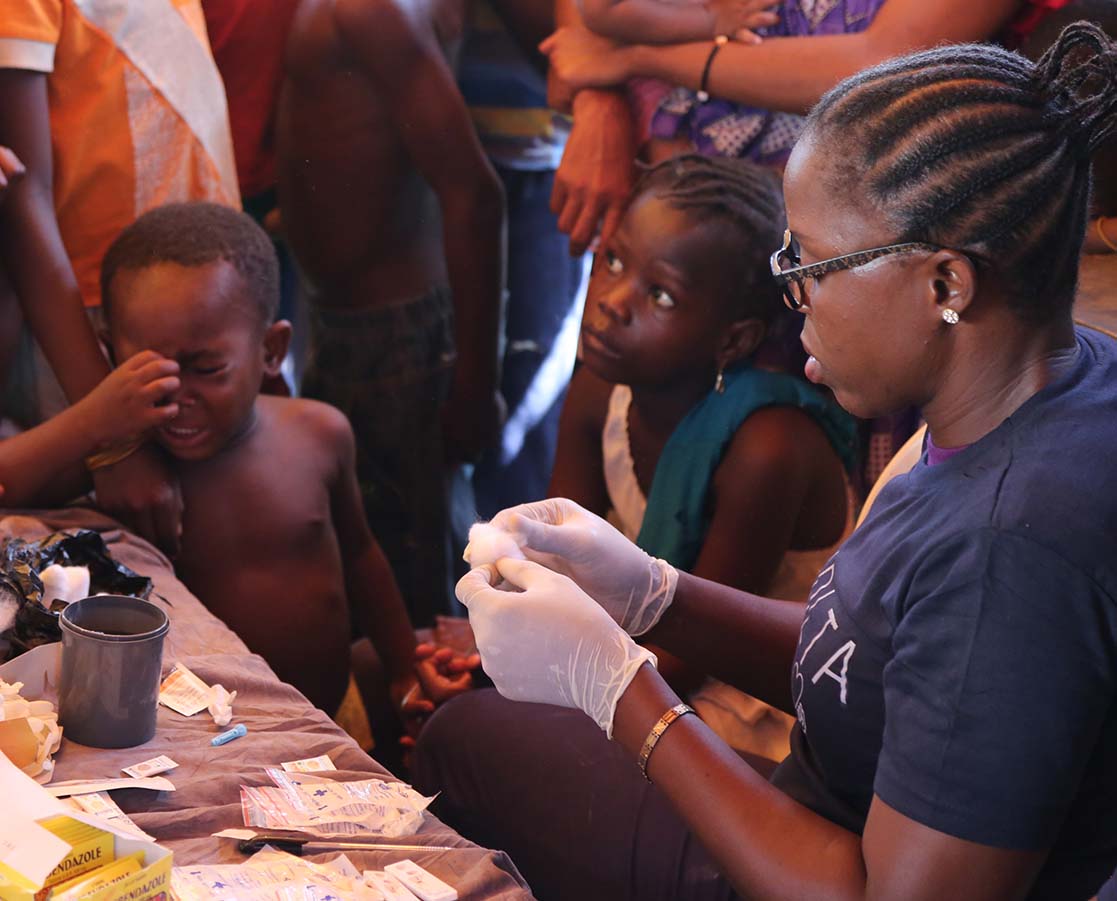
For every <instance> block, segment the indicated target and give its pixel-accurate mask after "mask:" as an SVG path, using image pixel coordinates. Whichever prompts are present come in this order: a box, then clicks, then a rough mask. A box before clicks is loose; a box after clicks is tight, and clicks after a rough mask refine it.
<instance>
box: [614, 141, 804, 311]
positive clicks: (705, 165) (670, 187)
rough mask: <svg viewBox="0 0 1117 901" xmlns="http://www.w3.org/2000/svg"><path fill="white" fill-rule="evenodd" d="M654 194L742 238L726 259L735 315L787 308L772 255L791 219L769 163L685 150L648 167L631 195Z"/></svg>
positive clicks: (699, 218) (685, 211)
mask: <svg viewBox="0 0 1117 901" xmlns="http://www.w3.org/2000/svg"><path fill="white" fill-rule="evenodd" d="M644 194H654V195H655V196H656V197H658V198H659V199H661V200H664V201H665V202H667V203H668V204H670V205H671V206H672V207H674V208H675V209H677V210H679V211H681V212H684V213H687V214H688V215H690V216H692V217H693V218H694V220H695V221H696V222H709V221H711V220H717V221H718V222H720V223H724V224H725V225H727V226H729V227H730V228H731V229H733V230H734V231H735V232H736V237H737V238H739V241H737V242H735V243H736V245H737V248H739V250H738V249H737V248H735V252H734V254H733V256H732V257H731V258H729V259H726V260H725V266H726V268H727V269H730V270H732V271H731V273H730V274H731V276H732V282H731V283H732V284H733V285H734V286H736V288H737V290H735V291H734V293H733V294H732V295H731V296H729V297H727V300H728V301H730V302H732V303H734V304H735V306H734V310H733V312H734V314H735V316H736V317H739V318H742V319H746V318H757V319H761V320H763V321H764V322H766V323H769V324H770V323H771V322H772V320H773V318H774V317H775V316H776V314H777V313H778V311H779V310H781V309H782V308H783V305H782V302H781V300H780V292H779V289H778V288H777V286H776V285H775V283H774V282H773V281H772V276H771V272H770V270H769V268H768V257H769V255H770V254H771V252H772V251H773V250H775V249H776V248H777V247H779V246H780V241H781V240H782V238H783V227H784V222H785V220H786V216H785V214H784V208H783V194H782V192H781V191H780V185H779V182H778V181H777V179H776V177H775V176H774V175H773V174H772V173H771V172H770V171H769V170H767V169H763V168H761V167H760V166H757V165H756V164H755V163H750V162H748V161H746V160H741V159H725V158H720V157H704V156H699V155H698V154H684V155H682V156H677V157H674V158H673V159H669V160H666V161H665V162H662V163H660V164H659V165H657V166H653V167H652V168H650V169H648V170H646V171H645V172H644V173H643V175H642V176H641V177H640V180H639V181H638V182H637V183H636V187H635V189H634V190H633V192H632V199H635V198H637V197H639V196H641V195H644Z"/></svg>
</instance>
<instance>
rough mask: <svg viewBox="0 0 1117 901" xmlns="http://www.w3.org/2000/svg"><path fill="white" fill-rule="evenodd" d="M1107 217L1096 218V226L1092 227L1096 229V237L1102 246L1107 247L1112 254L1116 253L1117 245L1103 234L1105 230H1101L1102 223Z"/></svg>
mask: <svg viewBox="0 0 1117 901" xmlns="http://www.w3.org/2000/svg"><path fill="white" fill-rule="evenodd" d="M1107 218H1108V217H1107V216H1098V221H1097V224H1096V225H1095V226H1094V227H1095V229H1097V232H1098V237H1099V238H1101V242H1102V244H1104V245H1105V246H1106V247H1108V248H1109V249H1110V250H1111V251H1113V252H1114V253H1117V244H1114V243H1113V242H1112V241H1110V240H1109V238H1108V237H1107V236H1106V234H1105V229H1103V228H1102V223H1103V222H1105V220H1106V219H1107Z"/></svg>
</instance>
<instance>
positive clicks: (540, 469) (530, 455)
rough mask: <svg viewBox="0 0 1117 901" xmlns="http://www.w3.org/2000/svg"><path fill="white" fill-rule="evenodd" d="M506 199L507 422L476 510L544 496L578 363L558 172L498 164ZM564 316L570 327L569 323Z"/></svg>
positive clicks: (477, 481)
mask: <svg viewBox="0 0 1117 901" xmlns="http://www.w3.org/2000/svg"><path fill="white" fill-rule="evenodd" d="M497 172H498V173H499V175H500V177H501V180H502V181H503V182H504V192H505V196H506V198H507V205H508V301H507V306H506V309H505V336H506V345H505V353H504V373H503V376H502V379H501V391H502V393H503V394H504V399H505V400H506V401H507V403H508V424H507V426H506V427H505V430H504V435H503V436H502V442H501V446H500V447H499V448H496V449H494V450H492V451H490V452H489V453H488V454H486V456H485V457H484V458H482V459H481V460H480V461H479V462H478V464H477V466H476V468H475V469H474V473H473V489H474V494H475V496H476V503H477V512H478V513H479V514H480V515H481V516H482V517H483V518H486V519H488V518H491V517H492V516H493V515H494V514H495V513H497V512H498V511H499V510H502V509H503V508H504V507H509V506H512V505H513V504H519V503H522V502H524V501H531V500H538V499H539V498H542V497H545V496H546V493H547V485H548V484H549V482H550V480H551V467H552V466H553V465H554V459H555V443H556V442H557V440H558V420H559V413H560V412H561V410H562V401H563V398H564V397H565V395H566V386H567V384H568V383H569V381H570V374H571V372H572V370H573V363H574V355H573V351H574V347H575V346H576V344H577V334H578V332H577V328H578V324H579V322H578V320H580V312H579V309H578V307H577V300H578V297H579V289H580V288H581V285H582V274H583V261H582V258H572V257H571V256H570V251H569V242H568V241H567V238H566V235H564V234H563V233H562V232H560V231H559V230H558V221H557V220H556V218H555V216H554V214H553V213H552V212H551V209H550V202H551V188H552V186H553V184H554V179H555V173H554V172H552V171H544V172H521V171H517V170H513V169H505V168H502V167H499V166H498V167H497ZM564 324H565V326H566V327H565V328H564Z"/></svg>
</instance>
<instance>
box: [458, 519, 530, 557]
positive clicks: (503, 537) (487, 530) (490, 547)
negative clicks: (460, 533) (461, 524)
mask: <svg viewBox="0 0 1117 901" xmlns="http://www.w3.org/2000/svg"><path fill="white" fill-rule="evenodd" d="M462 556H463V557H464V558H465V562H466V563H468V564H469V565H470V566H471V567H473V568H474V569H476V568H477V567H478V566H485V565H487V564H490V563H496V561H497V560H499V559H500V558H501V557H512V558H514V559H516V560H523V559H524V553H523V551H521V550H520V546H519V545H518V544H516V540H515V539H514V538H513V537H512V536H511V535H509V534H508V533H507V532H504V531H501V530H500V529H498V528H497V527H496V526H492V525H490V524H489V523H487V522H478V523H474V524H473V525H472V526H471V527H470V529H469V544H467V545H466V547H465V553H464V554H462Z"/></svg>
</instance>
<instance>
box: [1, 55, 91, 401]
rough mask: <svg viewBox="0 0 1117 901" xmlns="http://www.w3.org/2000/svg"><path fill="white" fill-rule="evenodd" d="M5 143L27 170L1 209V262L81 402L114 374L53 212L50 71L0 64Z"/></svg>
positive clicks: (70, 393) (67, 387) (65, 383)
mask: <svg viewBox="0 0 1117 901" xmlns="http://www.w3.org/2000/svg"><path fill="white" fill-rule="evenodd" d="M0 97H3V103H0V144H5V145H7V146H8V147H10V148H11V149H12V150H13V151H14V152H15V153H16V155H17V156H18V157H19V158H20V159H21V160H23V163H24V166H25V169H26V175H25V177H24V178H22V179H20V180H19V181H18V182H16V183H15V184H13V185H12V187H11V189H10V190H9V192H8V197H7V199H6V201H5V202H4V206H3V208H2V210H0V222H3V226H4V230H5V240H4V246H3V255H4V264H5V266H6V267H7V270H8V273H9V275H10V276H11V279H12V285H13V287H14V288H15V290H16V294H17V295H18V297H19V300H20V305H21V307H22V309H23V315H24V317H25V318H26V320H27V322H28V324H29V325H30V327H31V331H32V332H33V333H34V335H35V338H36V340H37V341H38V342H39V345H40V346H41V347H42V349H43V353H44V354H46V357H47V360H48V361H49V362H50V365H51V368H52V369H53V370H54V372H55V375H56V376H57V377H58V381H59V382H60V383H61V385H62V388H63V390H64V391H65V392H66V396H67V397H68V398H69V399H70V400H71V401H74V400H77V399H78V398H80V397H82V396H83V395H85V394H87V393H88V392H90V391H91V390H93V388H94V387H95V386H96V385H97V384H99V383H100V381H101V380H102V379H103V378H104V377H105V376H106V375H108V373H109V365H108V363H107V362H106V360H105V358H104V356H102V354H101V352H100V350H99V348H98V347H97V339H96V337H95V336H94V334H93V329H92V327H91V326H90V324H89V320H88V319H87V318H86V316H85V312H84V310H83V305H82V298H81V292H80V291H79V290H78V283H77V279H76V278H75V277H74V271H73V268H72V267H71V266H70V260H69V257H67V255H66V248H65V247H64V246H63V244H62V236H61V235H60V234H59V232H58V220H57V219H56V218H55V213H54V175H53V165H52V157H51V136H50V117H49V113H48V105H47V76H46V75H45V74H43V73H42V72H31V71H27V70H23V69H0Z"/></svg>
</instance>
